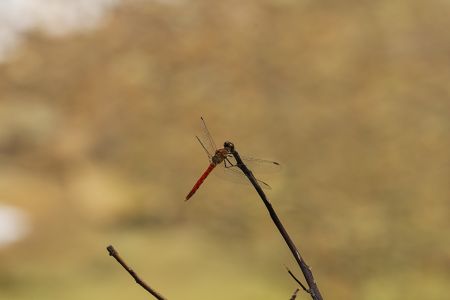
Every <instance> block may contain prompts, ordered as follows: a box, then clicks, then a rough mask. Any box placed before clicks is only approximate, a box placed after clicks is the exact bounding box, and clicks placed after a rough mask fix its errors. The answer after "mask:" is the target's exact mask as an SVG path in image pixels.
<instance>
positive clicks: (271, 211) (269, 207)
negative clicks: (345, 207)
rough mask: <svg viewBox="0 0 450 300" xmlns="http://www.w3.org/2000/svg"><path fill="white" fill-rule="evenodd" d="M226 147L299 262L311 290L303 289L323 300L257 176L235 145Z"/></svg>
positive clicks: (309, 269)
mask: <svg viewBox="0 0 450 300" xmlns="http://www.w3.org/2000/svg"><path fill="white" fill-rule="evenodd" d="M225 145H230V146H231V147H229V149H228V150H229V152H230V153H231V154H232V155H233V156H234V158H235V159H236V162H237V166H238V167H239V168H240V169H241V170H242V172H244V174H245V176H247V178H248V179H249V180H250V182H251V183H252V185H253V187H254V188H255V189H256V192H257V193H258V195H259V196H260V197H261V199H262V201H263V202H264V205H265V206H266V208H267V210H268V212H269V215H270V217H271V218H272V221H273V222H274V224H275V226H276V227H277V229H278V231H279V232H280V234H281V236H282V237H283V239H284V241H285V242H286V244H287V246H288V247H289V249H290V250H291V253H292V255H293V256H294V258H295V260H296V261H297V263H298V265H299V267H300V269H301V271H302V273H303V276H305V279H306V282H307V284H308V286H309V289H305V288H304V287H303V289H304V290H305V291H306V292H307V293H309V294H310V295H311V297H312V298H313V299H314V300H322V299H323V298H322V295H321V294H320V291H319V287H318V286H317V284H316V282H315V280H314V276H313V273H312V272H311V268H310V267H309V266H308V265H307V264H306V262H305V260H304V259H303V258H302V256H301V255H300V252H299V251H298V249H297V246H295V244H294V242H293V241H292V239H291V237H290V236H289V234H288V233H287V231H286V229H285V228H284V226H283V224H282V223H281V221H280V219H279V218H278V215H277V213H276V212H275V210H274V209H273V207H272V204H271V203H270V201H269V199H267V197H266V194H264V192H263V190H262V188H261V186H260V185H259V184H258V181H257V180H256V178H255V176H253V173H252V172H251V171H250V170H249V169H248V168H247V166H246V165H245V164H244V163H243V162H242V159H241V157H240V156H239V153H238V152H237V151H236V149H235V148H234V145H233V144H232V143H230V142H226V143H225Z"/></svg>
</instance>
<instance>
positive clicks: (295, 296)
mask: <svg viewBox="0 0 450 300" xmlns="http://www.w3.org/2000/svg"><path fill="white" fill-rule="evenodd" d="M299 290H300V289H295V291H294V293H293V294H292V296H291V298H289V300H295V299H296V298H297V293H298V291H299Z"/></svg>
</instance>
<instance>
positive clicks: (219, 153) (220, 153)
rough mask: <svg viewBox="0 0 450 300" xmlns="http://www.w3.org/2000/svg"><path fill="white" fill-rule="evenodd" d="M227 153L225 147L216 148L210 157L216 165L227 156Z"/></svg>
mask: <svg viewBox="0 0 450 300" xmlns="http://www.w3.org/2000/svg"><path fill="white" fill-rule="evenodd" d="M228 154H229V152H228V150H227V149H225V148H222V149H217V150H216V153H215V154H214V156H213V157H211V161H212V163H213V164H215V165H218V164H220V163H221V162H223V161H224V160H225V158H227V156H228Z"/></svg>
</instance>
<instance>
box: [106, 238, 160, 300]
mask: <svg viewBox="0 0 450 300" xmlns="http://www.w3.org/2000/svg"><path fill="white" fill-rule="evenodd" d="M106 249H107V250H108V252H109V255H110V256H112V257H114V258H115V259H116V260H117V262H118V263H119V264H120V265H121V266H122V267H123V268H124V269H125V270H126V271H127V272H128V273H129V274H130V275H131V277H133V278H134V280H135V281H136V283H137V284H139V285H140V286H142V287H143V288H144V290H146V291H147V292H149V293H150V294H152V295H153V297H155V298H156V299H158V300H167V299H166V298H164V297H163V296H161V294H159V293H158V292H157V291H155V290H154V289H152V288H151V287H150V286H149V285H148V284H146V283H145V282H144V281H143V280H142V279H141V278H139V276H138V275H137V274H136V272H134V271H133V269H131V268H130V267H129V266H128V265H127V264H126V263H125V261H124V260H123V259H122V258H121V257H120V256H119V253H118V252H117V251H116V249H114V247H113V246H112V245H110V246H108V247H106Z"/></svg>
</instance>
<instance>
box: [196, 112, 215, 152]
mask: <svg viewBox="0 0 450 300" xmlns="http://www.w3.org/2000/svg"><path fill="white" fill-rule="evenodd" d="M200 120H201V122H200V128H201V134H200V136H197V139H198V140H199V142H200V144H201V145H202V146H203V149H205V151H206V153H208V156H209V157H211V156H213V155H214V153H216V150H217V146H216V143H215V142H214V139H213V138H212V136H211V134H210V133H209V130H208V127H207V126H206V122H205V119H203V117H200Z"/></svg>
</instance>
